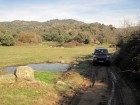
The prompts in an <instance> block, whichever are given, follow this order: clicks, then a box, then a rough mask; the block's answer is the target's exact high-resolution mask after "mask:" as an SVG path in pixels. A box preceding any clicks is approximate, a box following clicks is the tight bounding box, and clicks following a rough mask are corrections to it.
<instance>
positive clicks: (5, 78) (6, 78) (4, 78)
mask: <svg viewBox="0 0 140 105" xmlns="http://www.w3.org/2000/svg"><path fill="white" fill-rule="evenodd" d="M14 82H15V75H14V74H6V75H0V83H14Z"/></svg>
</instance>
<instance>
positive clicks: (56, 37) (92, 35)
mask: <svg viewBox="0 0 140 105" xmlns="http://www.w3.org/2000/svg"><path fill="white" fill-rule="evenodd" d="M23 33H24V34H27V33H28V34H36V35H38V36H40V37H41V38H42V39H43V40H44V41H59V42H68V41H72V40H75V41H78V42H80V43H85V40H86V39H87V40H88V41H87V42H91V41H94V42H97V41H98V42H100V43H103V42H108V43H114V40H115V36H114V35H115V34H114V33H115V27H113V26H112V25H104V24H100V23H91V24H87V23H84V22H81V21H76V20H73V19H65V20H58V19H55V20H50V21H47V22H37V21H19V20H15V21H12V22H0V36H2V35H11V36H13V37H14V38H17V36H20V35H21V34H23ZM15 36H16V37H15ZM82 39H83V40H82Z"/></svg>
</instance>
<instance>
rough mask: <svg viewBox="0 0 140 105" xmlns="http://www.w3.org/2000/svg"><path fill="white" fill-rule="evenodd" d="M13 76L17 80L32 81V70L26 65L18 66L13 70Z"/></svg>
mask: <svg viewBox="0 0 140 105" xmlns="http://www.w3.org/2000/svg"><path fill="white" fill-rule="evenodd" d="M15 76H16V80H17V81H33V80H34V70H33V69H32V68H31V67H28V66H19V67H18V68H17V69H16V70H15Z"/></svg>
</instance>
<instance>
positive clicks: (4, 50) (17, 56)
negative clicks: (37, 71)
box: [0, 43, 93, 69]
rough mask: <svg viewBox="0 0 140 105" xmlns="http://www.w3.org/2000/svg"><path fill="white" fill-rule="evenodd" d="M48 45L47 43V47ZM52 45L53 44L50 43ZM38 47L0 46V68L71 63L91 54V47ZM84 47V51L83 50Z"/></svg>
mask: <svg viewBox="0 0 140 105" xmlns="http://www.w3.org/2000/svg"><path fill="white" fill-rule="evenodd" d="M48 44H49V43H47V45H48ZM51 44H53V43H51ZM47 45H38V46H22V47H20V46H10V47H4V46H0V55H1V56H0V59H3V60H1V61H0V68H1V69H2V68H4V67H7V66H12V65H13V66H14V65H23V64H29V63H40V62H62V61H64V62H65V63H72V62H75V59H76V58H77V57H78V56H83V55H87V54H91V53H92V51H93V46H92V45H83V46H76V47H73V48H61V47H57V48H54V47H49V46H47ZM85 47H86V49H85Z"/></svg>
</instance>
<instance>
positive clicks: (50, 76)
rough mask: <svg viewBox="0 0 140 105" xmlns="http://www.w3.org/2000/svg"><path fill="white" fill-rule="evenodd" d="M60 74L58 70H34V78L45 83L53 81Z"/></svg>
mask: <svg viewBox="0 0 140 105" xmlns="http://www.w3.org/2000/svg"><path fill="white" fill-rule="evenodd" d="M60 76H61V73H60V72H36V73H35V78H36V79H39V80H41V81H44V82H46V83H49V84H50V83H54V82H55V80H57V78H58V77H60Z"/></svg>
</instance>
